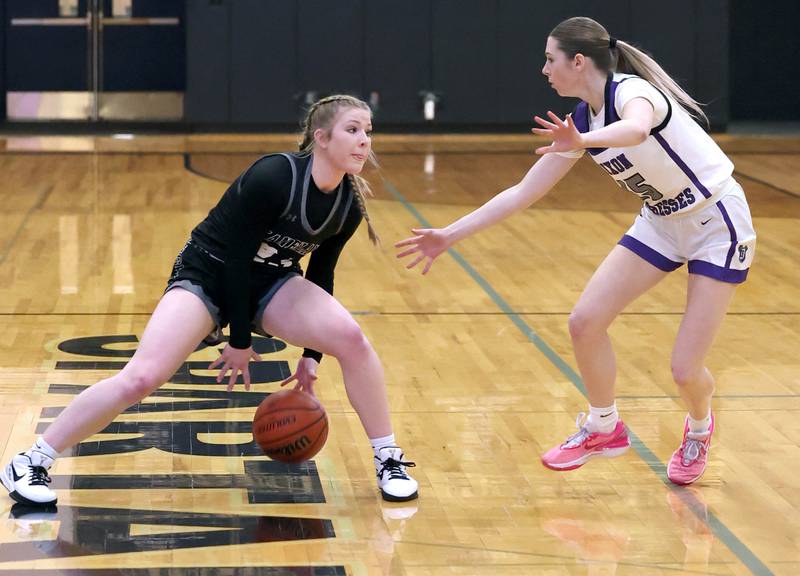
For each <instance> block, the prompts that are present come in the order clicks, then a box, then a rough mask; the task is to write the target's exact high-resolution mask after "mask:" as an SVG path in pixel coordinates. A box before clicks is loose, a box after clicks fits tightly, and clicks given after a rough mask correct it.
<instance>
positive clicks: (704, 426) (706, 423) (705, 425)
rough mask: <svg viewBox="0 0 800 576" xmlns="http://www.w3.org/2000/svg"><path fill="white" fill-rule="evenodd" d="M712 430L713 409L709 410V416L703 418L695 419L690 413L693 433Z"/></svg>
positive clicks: (690, 429) (703, 432)
mask: <svg viewBox="0 0 800 576" xmlns="http://www.w3.org/2000/svg"><path fill="white" fill-rule="evenodd" d="M709 430H711V410H709V411H708V416H706V417H705V418H703V419H702V420H695V419H694V418H692V415H691V414H689V432H691V433H692V434H705V433H706V432H708V431H709Z"/></svg>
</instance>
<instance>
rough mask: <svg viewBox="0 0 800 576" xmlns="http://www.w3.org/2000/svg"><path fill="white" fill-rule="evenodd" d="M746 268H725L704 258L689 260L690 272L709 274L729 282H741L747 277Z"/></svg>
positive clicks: (710, 276) (716, 278)
mask: <svg viewBox="0 0 800 576" xmlns="http://www.w3.org/2000/svg"><path fill="white" fill-rule="evenodd" d="M749 271H750V269H749V268H747V269H746V270H733V269H731V268H723V267H722V266H717V265H716V264H711V263H710V262H703V261H702V260H691V261H690V262H689V274H700V275H701V276H708V277H709V278H714V279H715V280H719V281H721V282H728V283H729V284H741V283H742V282H744V281H745V280H746V279H747V273H748V272H749Z"/></svg>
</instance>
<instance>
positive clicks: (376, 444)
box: [369, 434, 397, 456]
mask: <svg viewBox="0 0 800 576" xmlns="http://www.w3.org/2000/svg"><path fill="white" fill-rule="evenodd" d="M369 443H370V444H372V450H373V451H374V452H375V456H379V454H378V452H380V449H381V448H386V447H387V446H397V444H395V443H394V434H389V435H388V436H381V437H380V438H370V439H369Z"/></svg>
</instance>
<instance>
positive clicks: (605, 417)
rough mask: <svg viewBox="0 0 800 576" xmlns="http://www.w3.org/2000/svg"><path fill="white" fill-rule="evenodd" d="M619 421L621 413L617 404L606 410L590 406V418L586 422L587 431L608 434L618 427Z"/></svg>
mask: <svg viewBox="0 0 800 576" xmlns="http://www.w3.org/2000/svg"><path fill="white" fill-rule="evenodd" d="M618 421H619V413H618V412H617V403H616V402H614V403H613V404H612V405H611V406H608V407H606V408H597V407H595V406H589V418H587V420H586V429H587V430H589V432H600V433H601V434H608V433H609V432H611V431H612V430H613V429H614V428H615V427H616V425H617V422H618Z"/></svg>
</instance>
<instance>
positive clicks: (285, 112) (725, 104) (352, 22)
mask: <svg viewBox="0 0 800 576" xmlns="http://www.w3.org/2000/svg"><path fill="white" fill-rule="evenodd" d="M728 2H729V0H673V1H672V2H663V0H560V1H559V2H557V3H540V2H530V1H529V0H407V1H406V2H396V1H394V0H338V1H337V2H328V1H326V0H303V1H300V0H188V3H187V17H188V20H187V30H188V34H187V45H188V46H187V55H188V72H187V93H186V120H187V122H190V123H193V124H197V125H199V126H201V127H202V125H203V124H220V123H222V124H226V125H230V127H231V128H236V127H242V128H244V127H247V126H251V127H253V128H258V127H259V126H268V125H277V124H282V125H295V124H296V123H297V121H298V119H299V117H300V115H301V110H302V108H303V107H304V106H306V105H307V100H308V99H310V98H313V97H315V96H324V95H326V94H329V93H332V92H348V93H352V94H356V95H358V96H361V97H362V98H364V99H370V97H372V99H373V102H377V103H378V107H377V111H376V123H380V125H381V126H382V127H387V126H392V125H397V126H400V125H404V126H411V127H412V128H413V127H415V126H416V127H422V126H424V125H425V124H426V122H425V121H424V119H423V117H422V98H421V96H420V92H422V91H430V92H433V93H435V94H436V95H437V97H439V98H440V101H439V104H438V107H437V114H436V120H435V122H434V123H433V125H434V127H435V126H440V127H442V128H443V129H446V128H456V129H457V128H458V127H465V128H470V127H472V128H481V127H483V128H488V129H491V128H492V127H508V126H515V125H528V124H530V122H531V117H532V115H533V114H537V113H539V114H541V113H542V112H545V111H546V110H548V109H553V110H556V111H558V112H561V113H563V112H566V111H568V110H570V109H571V108H572V106H573V105H574V103H573V102H570V101H567V100H564V99H561V98H559V97H558V96H557V95H556V94H555V93H553V92H552V90H551V89H550V87H549V86H548V85H547V83H546V82H545V80H544V77H543V76H542V75H541V67H542V64H543V52H544V44H545V41H546V38H547V34H548V32H549V31H550V30H551V29H552V28H553V26H555V25H556V24H557V23H558V22H560V21H561V20H563V19H565V18H568V17H570V16H576V15H586V16H590V17H593V18H595V19H597V20H598V21H600V22H601V23H602V24H604V25H605V26H606V28H607V29H608V30H609V31H610V32H611V33H612V35H614V36H616V37H618V38H621V39H623V40H629V41H632V42H633V43H635V44H637V45H638V46H640V47H642V48H643V49H645V50H646V51H648V52H649V53H650V54H652V55H653V56H654V57H655V59H656V60H657V61H658V62H659V63H660V64H661V65H662V66H663V67H664V68H665V69H666V70H667V71H668V72H669V73H670V74H671V75H672V76H673V77H674V78H675V79H676V80H678V81H679V82H680V83H681V84H682V85H683V86H684V88H686V90H687V91H689V93H690V94H692V95H693V96H694V97H695V98H697V99H698V100H700V101H702V102H707V103H709V106H708V107H707V109H706V110H707V113H708V114H709V116H710V117H711V119H712V122H713V125H714V127H715V128H717V129H722V128H724V127H725V125H726V124H727V122H728V108H729V101H728V48H727V47H728Z"/></svg>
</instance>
